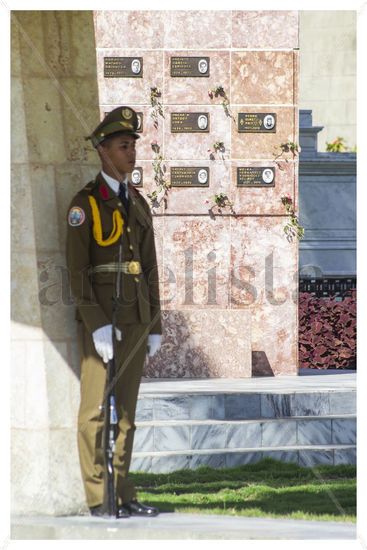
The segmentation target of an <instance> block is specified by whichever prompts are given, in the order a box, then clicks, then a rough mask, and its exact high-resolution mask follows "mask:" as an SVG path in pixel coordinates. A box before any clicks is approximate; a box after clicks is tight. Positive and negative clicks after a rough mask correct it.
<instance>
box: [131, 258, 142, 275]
mask: <svg viewBox="0 0 367 550" xmlns="http://www.w3.org/2000/svg"><path fill="white" fill-rule="evenodd" d="M128 271H129V273H131V274H132V275H137V274H138V273H140V264H139V262H137V261H134V260H131V262H129V265H128Z"/></svg>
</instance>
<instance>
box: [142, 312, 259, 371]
mask: <svg viewBox="0 0 367 550" xmlns="http://www.w3.org/2000/svg"><path fill="white" fill-rule="evenodd" d="M162 317H163V319H162V324H163V338H162V347H161V349H160V350H159V351H158V352H157V353H156V354H155V355H154V356H153V357H152V358H149V359H148V362H147V364H146V365H145V368H144V372H143V376H146V377H149V378H246V377H250V376H251V332H250V328H251V314H250V313H249V311H247V310H230V309H227V310H221V309H216V310H205V309H193V310H180V311H164V312H163V315H162Z"/></svg>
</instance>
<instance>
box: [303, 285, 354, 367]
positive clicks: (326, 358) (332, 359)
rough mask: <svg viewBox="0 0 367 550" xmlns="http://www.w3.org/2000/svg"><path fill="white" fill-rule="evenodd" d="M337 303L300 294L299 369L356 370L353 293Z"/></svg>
mask: <svg viewBox="0 0 367 550" xmlns="http://www.w3.org/2000/svg"><path fill="white" fill-rule="evenodd" d="M349 294H350V295H349V296H346V297H345V298H343V300H340V301H336V300H335V298H334V297H328V298H317V297H315V296H313V295H312V294H309V293H308V292H300V293H299V363H300V364H299V366H300V367H301V368H314V369H348V368H350V369H353V368H356V329H357V327H356V290H355V289H353V290H351V291H349Z"/></svg>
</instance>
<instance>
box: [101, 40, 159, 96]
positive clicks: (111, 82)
mask: <svg viewBox="0 0 367 550" xmlns="http://www.w3.org/2000/svg"><path fill="white" fill-rule="evenodd" d="M132 56H137V57H143V76H142V78H136V77H131V78H130V77H129V78H125V77H124V78H105V77H104V58H105V57H132ZM97 75H98V92H99V103H100V104H103V105H108V104H109V105H129V104H135V105H150V88H151V87H157V88H160V89H162V85H163V53H162V52H161V51H154V50H139V49H132V50H127V49H126V48H124V49H122V48H111V49H108V50H104V49H102V50H101V49H99V48H98V45H97Z"/></svg>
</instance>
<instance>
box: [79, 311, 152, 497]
mask: <svg viewBox="0 0 367 550" xmlns="http://www.w3.org/2000/svg"><path fill="white" fill-rule="evenodd" d="M148 327H149V324H143V323H142V324H140V323H139V324H138V323H136V324H134V323H130V324H124V325H119V327H118V328H119V329H120V330H121V332H122V341H117V343H116V350H115V351H116V359H115V368H116V377H115V380H116V383H115V385H114V388H115V394H116V409H117V415H118V435H117V437H116V448H115V453H114V460H113V464H114V473H115V491H116V497H117V505H118V506H120V505H122V504H124V503H125V502H128V501H129V500H131V499H133V498H137V493H136V489H135V486H134V483H133V482H132V480H131V479H129V478H128V473H129V468H130V462H131V454H132V449H133V441H134V434H135V430H136V426H135V423H134V421H135V410H136V403H137V398H138V392H139V386H140V381H141V377H142V373H143V368H144V363H145V357H146V353H147V341H148V335H149V328H148ZM78 342H79V351H80V355H81V373H80V397H81V399H80V407H79V413H78V434H77V442H78V452H79V461H80V467H81V473H82V479H83V484H84V490H85V494H86V500H87V504H88V506H89V507H92V506H98V505H100V504H102V502H103V491H104V483H103V476H104V454H103V443H102V442H103V439H102V430H103V422H104V418H103V411H102V410H101V408H100V407H101V405H102V403H103V399H104V392H105V381H106V373H107V371H106V364H105V363H103V361H102V358H101V357H100V356H99V355H98V354H97V352H96V349H95V347H94V343H93V338H92V335H91V333H90V332H88V331H87V329H86V327H85V325H84V323H83V322H82V321H78ZM121 369H123V370H121ZM120 372H121V374H119V373H120Z"/></svg>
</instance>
